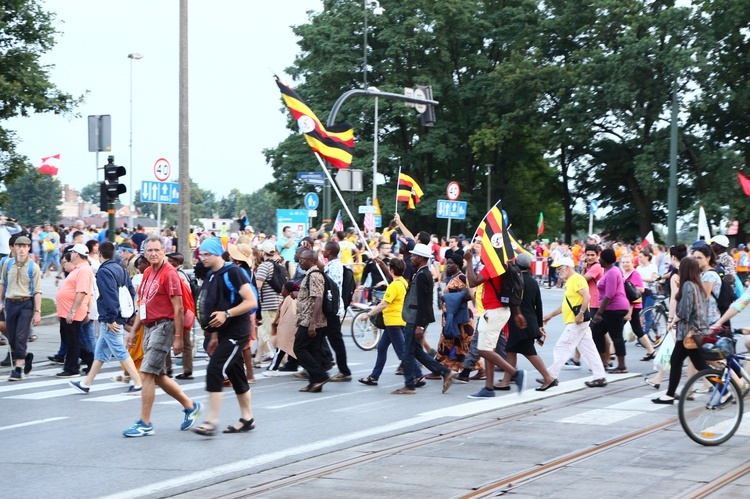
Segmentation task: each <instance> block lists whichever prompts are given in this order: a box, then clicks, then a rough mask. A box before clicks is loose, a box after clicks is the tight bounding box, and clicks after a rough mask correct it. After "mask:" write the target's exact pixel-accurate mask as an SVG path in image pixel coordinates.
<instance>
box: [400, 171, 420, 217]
mask: <svg viewBox="0 0 750 499" xmlns="http://www.w3.org/2000/svg"><path fill="white" fill-rule="evenodd" d="M422 196H424V192H423V191H422V188H421V187H419V184H418V183H417V181H416V180H414V179H413V178H411V177H410V176H409V175H407V174H405V173H399V175H398V192H397V194H396V199H398V200H399V201H404V202H406V203H409V204H407V205H406V209H407V210H413V209H415V208H416V207H417V204H419V202H420V201H421V200H422Z"/></svg>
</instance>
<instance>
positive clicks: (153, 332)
mask: <svg viewBox="0 0 750 499" xmlns="http://www.w3.org/2000/svg"><path fill="white" fill-rule="evenodd" d="M143 331H144V332H143V361H141V372H143V373H148V374H153V375H154V376H159V375H161V374H166V372H167V370H166V368H165V365H164V364H165V362H166V360H167V355H169V352H170V350H171V349H172V343H174V321H173V320H171V319H168V320H165V321H161V322H157V323H156V324H154V325H153V326H152V327H145V326H144V328H143Z"/></svg>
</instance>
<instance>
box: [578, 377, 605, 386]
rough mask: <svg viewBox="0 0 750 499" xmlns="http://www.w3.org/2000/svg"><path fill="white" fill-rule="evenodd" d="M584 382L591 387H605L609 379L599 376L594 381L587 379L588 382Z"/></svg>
mask: <svg viewBox="0 0 750 499" xmlns="http://www.w3.org/2000/svg"><path fill="white" fill-rule="evenodd" d="M584 384H585V385H586V386H588V387H589V388H604V387H605V386H607V380H606V379H604V378H599V379H595V380H593V381H586V383H584Z"/></svg>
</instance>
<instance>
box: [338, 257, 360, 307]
mask: <svg viewBox="0 0 750 499" xmlns="http://www.w3.org/2000/svg"><path fill="white" fill-rule="evenodd" d="M356 289H357V283H356V282H355V281H354V272H353V271H352V269H350V268H349V267H344V278H343V279H342V280H341V299H342V300H344V310H346V309H347V308H349V304H351V302H352V298H354V291H355V290H356Z"/></svg>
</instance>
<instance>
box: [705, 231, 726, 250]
mask: <svg viewBox="0 0 750 499" xmlns="http://www.w3.org/2000/svg"><path fill="white" fill-rule="evenodd" d="M708 242H709V243H716V244H718V245H719V246H723V247H724V248H728V247H729V238H728V237H727V236H725V235H723V234H719V235H718V236H714V237H712V238H711V239H709V240H708Z"/></svg>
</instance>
